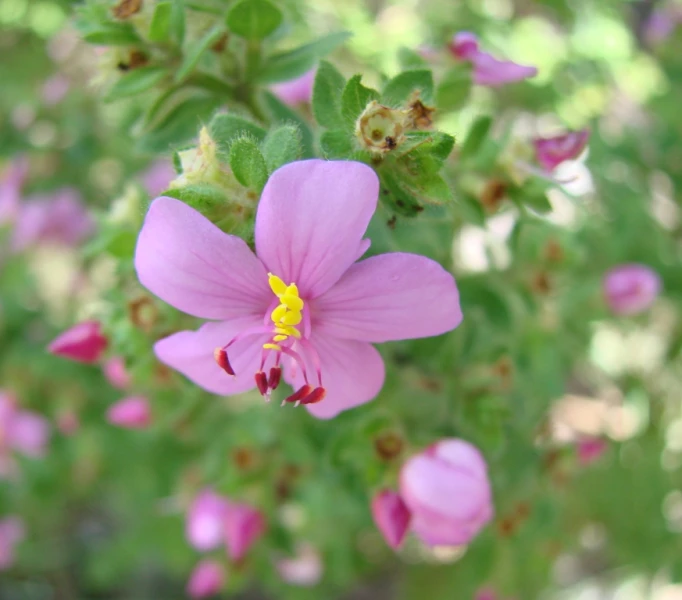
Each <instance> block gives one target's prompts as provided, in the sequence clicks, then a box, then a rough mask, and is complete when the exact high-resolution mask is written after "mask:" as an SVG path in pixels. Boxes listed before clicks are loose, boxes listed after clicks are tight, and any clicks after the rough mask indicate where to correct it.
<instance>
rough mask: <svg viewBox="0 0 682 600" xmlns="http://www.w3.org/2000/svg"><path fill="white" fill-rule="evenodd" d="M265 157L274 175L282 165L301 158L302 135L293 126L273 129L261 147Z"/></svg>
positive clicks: (269, 169)
mask: <svg viewBox="0 0 682 600" xmlns="http://www.w3.org/2000/svg"><path fill="white" fill-rule="evenodd" d="M261 150H262V151H263V156H264V157H265V162H266V164H267V167H268V171H269V172H270V173H272V171H274V170H275V169H278V168H279V167H281V166H282V165H285V164H287V163H290V162H293V161H295V160H297V159H298V158H300V156H301V134H300V132H299V130H298V128H297V127H295V126H293V125H282V126H281V127H278V128H277V129H273V130H272V131H270V132H269V133H268V135H267V136H266V137H265V139H264V140H263V143H262V145H261Z"/></svg>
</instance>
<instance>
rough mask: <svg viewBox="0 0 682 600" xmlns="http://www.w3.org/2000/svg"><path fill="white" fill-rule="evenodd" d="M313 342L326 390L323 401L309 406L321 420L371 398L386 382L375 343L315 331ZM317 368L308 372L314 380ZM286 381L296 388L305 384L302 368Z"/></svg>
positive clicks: (381, 361) (289, 372)
mask: <svg viewBox="0 0 682 600" xmlns="http://www.w3.org/2000/svg"><path fill="white" fill-rule="evenodd" d="M310 342H311V343H312V345H313V346H314V348H315V350H316V351H317V353H318V356H319V365H320V370H321V373H322V385H323V386H324V388H325V390H326V392H327V393H326V396H325V398H324V400H322V401H321V402H319V403H317V404H311V405H309V406H307V407H306V408H307V409H308V411H309V412H310V413H311V414H312V415H313V416H315V417H317V418H318V419H331V418H332V417H335V416H336V415H338V414H339V413H340V412H343V411H344V410H348V409H350V408H354V407H356V406H359V405H361V404H365V403H366V402H369V401H370V400H372V399H373V398H374V397H375V396H376V395H377V394H378V393H379V391H380V390H381V386H383V384H384V377H385V374H386V373H385V369H384V361H383V359H382V358H381V355H380V354H379V352H378V351H377V349H376V348H374V346H372V345H370V344H367V343H365V342H357V341H355V340H341V339H336V338H331V337H322V336H319V335H315V334H313V336H312V337H311V338H310ZM314 373H315V371H314V370H313V371H312V373H309V377H311V375H312V377H311V383H315V379H316V378H315V375H314ZM285 375H286V380H287V382H288V383H290V384H292V385H293V387H294V389H297V388H298V387H300V386H301V385H303V383H304V380H303V376H302V375H301V373H300V371H297V372H296V374H295V376H293V377H292V376H291V371H290V370H288V369H287V370H286V371H285Z"/></svg>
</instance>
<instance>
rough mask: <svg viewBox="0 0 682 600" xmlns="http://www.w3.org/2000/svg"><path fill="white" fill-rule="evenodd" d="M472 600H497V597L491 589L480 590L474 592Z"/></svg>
mask: <svg viewBox="0 0 682 600" xmlns="http://www.w3.org/2000/svg"><path fill="white" fill-rule="evenodd" d="M474 600H499V596H498V595H497V593H496V592H495V590H494V589H493V588H489V587H487V588H481V589H480V590H478V592H476V596H475V598H474Z"/></svg>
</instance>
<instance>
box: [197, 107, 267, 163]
mask: <svg viewBox="0 0 682 600" xmlns="http://www.w3.org/2000/svg"><path fill="white" fill-rule="evenodd" d="M208 129H209V132H210V134H211V138H212V139H213V140H215V142H216V144H217V145H218V153H219V154H220V155H222V156H223V158H226V159H227V158H228V157H229V156H230V147H231V146H232V143H233V142H234V140H236V139H237V138H240V137H244V136H245V135H248V136H250V137H251V138H253V139H255V140H256V141H257V142H262V141H263V140H264V139H265V134H266V131H265V129H263V128H262V127H259V126H258V125H256V124H255V123H253V122H251V121H249V120H247V119H245V118H244V117H240V116H239V115H233V114H220V115H216V116H215V117H213V119H212V120H211V123H210V125H209V126H208Z"/></svg>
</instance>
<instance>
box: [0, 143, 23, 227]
mask: <svg viewBox="0 0 682 600" xmlns="http://www.w3.org/2000/svg"><path fill="white" fill-rule="evenodd" d="M27 174H28V160H27V159H26V157H24V156H20V157H17V158H15V159H14V160H12V162H10V163H9V165H7V168H6V169H5V171H4V172H3V174H2V179H0V225H5V224H7V223H13V222H14V221H15V219H16V217H17V214H18V212H19V204H20V201H21V189H22V187H23V186H24V182H25V181H26V176H27Z"/></svg>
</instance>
